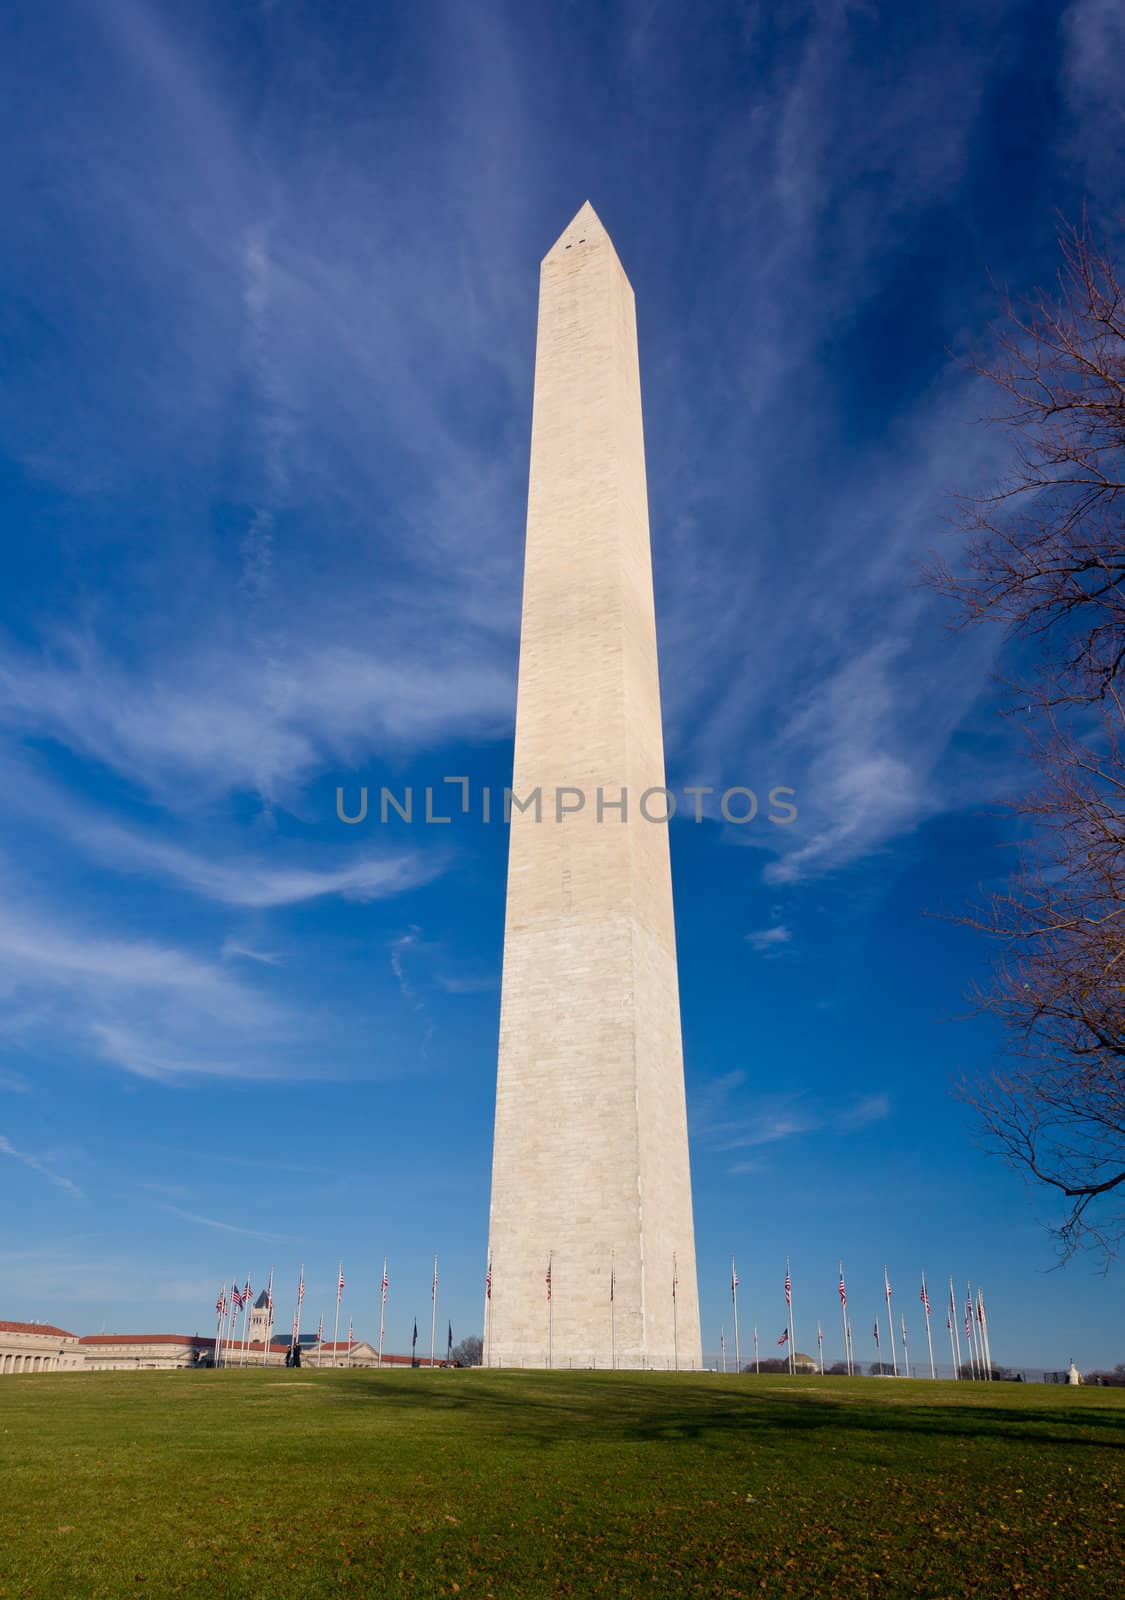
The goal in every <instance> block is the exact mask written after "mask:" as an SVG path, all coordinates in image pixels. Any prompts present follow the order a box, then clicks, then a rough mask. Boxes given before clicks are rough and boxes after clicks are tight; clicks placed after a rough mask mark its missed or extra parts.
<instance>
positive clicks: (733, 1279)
mask: <svg viewBox="0 0 1125 1600" xmlns="http://www.w3.org/2000/svg"><path fill="white" fill-rule="evenodd" d="M737 1288H738V1273H737V1272H736V1271H735V1270H734V1257H733V1256H731V1258H730V1292H731V1294H732V1295H733V1294H734V1291H735V1290H736V1289H737Z"/></svg>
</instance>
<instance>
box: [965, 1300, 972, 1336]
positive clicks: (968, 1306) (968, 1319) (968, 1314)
mask: <svg viewBox="0 0 1125 1600" xmlns="http://www.w3.org/2000/svg"><path fill="white" fill-rule="evenodd" d="M965 1332H966V1334H967V1335H968V1336H969V1338H970V1339H971V1338H972V1335H973V1302H972V1301H971V1300H966V1301H965Z"/></svg>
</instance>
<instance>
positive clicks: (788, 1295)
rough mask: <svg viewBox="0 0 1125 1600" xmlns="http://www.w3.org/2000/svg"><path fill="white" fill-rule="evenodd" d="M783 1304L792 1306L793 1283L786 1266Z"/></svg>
mask: <svg viewBox="0 0 1125 1600" xmlns="http://www.w3.org/2000/svg"><path fill="white" fill-rule="evenodd" d="M785 1304H786V1305H787V1306H792V1304H793V1284H792V1281H791V1280H790V1277H789V1268H788V1266H786V1268H785ZM786 1337H788V1335H787V1336H786Z"/></svg>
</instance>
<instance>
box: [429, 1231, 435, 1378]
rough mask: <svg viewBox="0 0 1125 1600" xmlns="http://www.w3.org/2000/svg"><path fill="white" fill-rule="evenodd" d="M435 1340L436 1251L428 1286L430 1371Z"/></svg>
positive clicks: (432, 1363)
mask: <svg viewBox="0 0 1125 1600" xmlns="http://www.w3.org/2000/svg"><path fill="white" fill-rule="evenodd" d="M436 1338H437V1251H436V1250H435V1251H434V1281H433V1283H432V1284H431V1285H430V1370H431V1372H432V1371H433V1366H434V1341H435V1339H436Z"/></svg>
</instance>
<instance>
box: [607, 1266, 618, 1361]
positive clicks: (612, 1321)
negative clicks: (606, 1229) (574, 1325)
mask: <svg viewBox="0 0 1125 1600" xmlns="http://www.w3.org/2000/svg"><path fill="white" fill-rule="evenodd" d="M616 1296H617V1252H616V1251H615V1250H611V1251H610V1252H609V1364H610V1369H611V1370H612V1371H613V1372H616V1371H617V1304H616Z"/></svg>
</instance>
